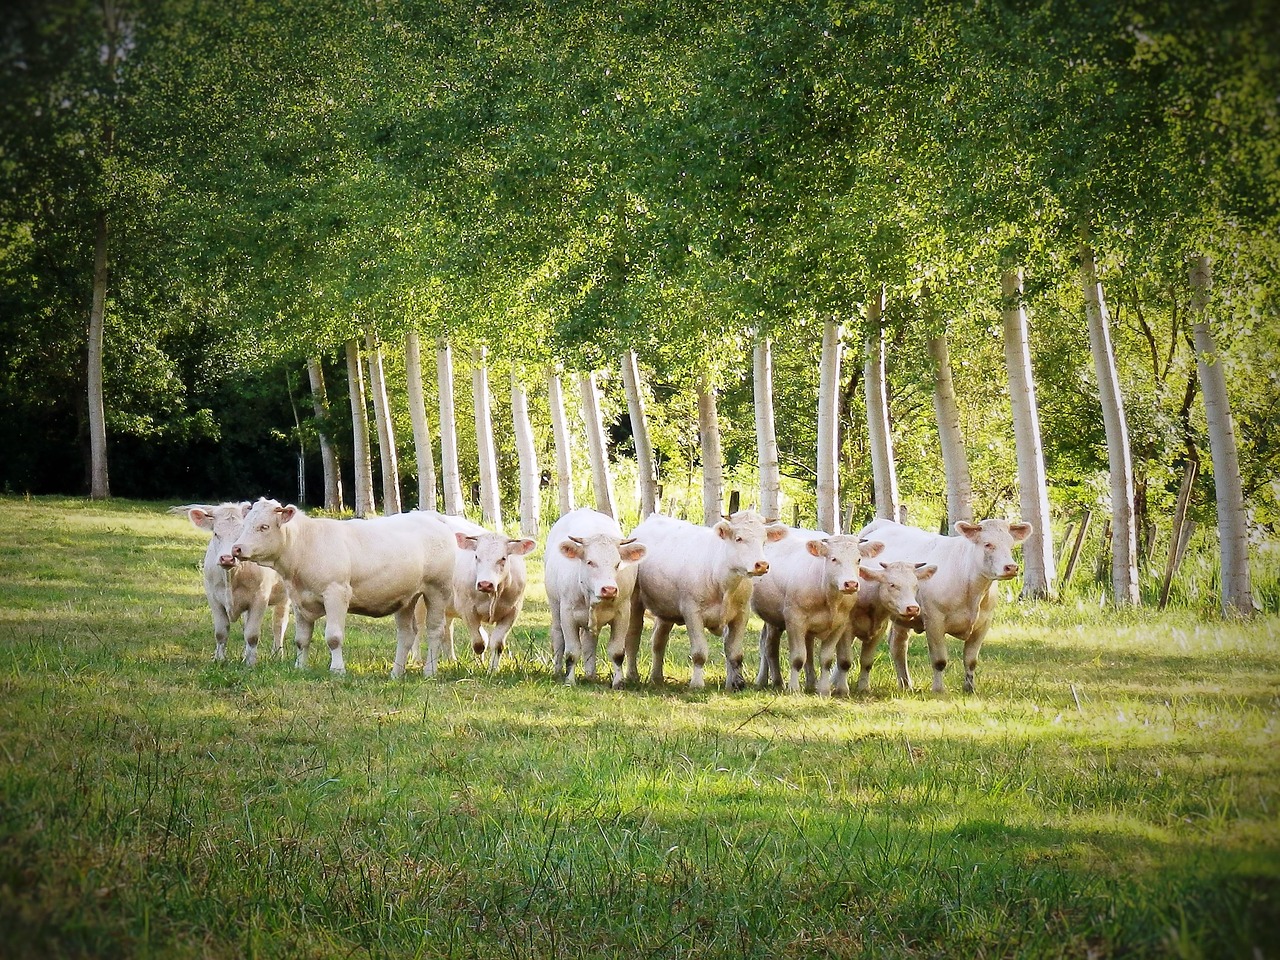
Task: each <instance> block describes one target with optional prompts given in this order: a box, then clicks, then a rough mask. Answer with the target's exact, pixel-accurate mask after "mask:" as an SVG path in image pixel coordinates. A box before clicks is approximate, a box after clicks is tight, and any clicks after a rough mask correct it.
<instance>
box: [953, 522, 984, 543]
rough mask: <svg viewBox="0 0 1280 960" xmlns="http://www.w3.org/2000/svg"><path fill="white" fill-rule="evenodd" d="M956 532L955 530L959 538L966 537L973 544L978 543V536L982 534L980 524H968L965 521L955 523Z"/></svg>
mask: <svg viewBox="0 0 1280 960" xmlns="http://www.w3.org/2000/svg"><path fill="white" fill-rule="evenodd" d="M956 530H957V531H959V533H960V536H962V537H968V538H969V539H970V540H972V541H973V542H974V543H977V542H978V534H980V533H982V524H980V523H968V522H966V521H964V520H957V521H956Z"/></svg>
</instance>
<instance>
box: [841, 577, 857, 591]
mask: <svg viewBox="0 0 1280 960" xmlns="http://www.w3.org/2000/svg"><path fill="white" fill-rule="evenodd" d="M840 592H841V593H857V592H858V581H857V580H846V581H845V582H844V583H842V584H840Z"/></svg>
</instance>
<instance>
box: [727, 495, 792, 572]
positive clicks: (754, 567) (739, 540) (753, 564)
mask: <svg viewBox="0 0 1280 960" xmlns="http://www.w3.org/2000/svg"><path fill="white" fill-rule="evenodd" d="M711 529H712V530H714V531H715V532H716V535H717V536H718V537H719V538H720V539H721V540H722V541H724V548H725V556H726V557H727V559H728V561H729V570H730V572H732V573H736V574H739V575H743V576H748V577H759V576H763V575H764V574H766V573H768V572H769V561H768V560H766V559H765V558H764V545H765V543H766V541H767V542H769V543H777V542H778V541H779V540H781V539H782V538H783V537H785V536H786V535H787V534H788V533H789V532H790V527H787V526H785V525H783V524H781V523H779V522H778V521H777V520H766V519H764V518H763V517H761V516H760V514H758V513H756V512H755V511H754V510H739V511H738V512H737V513H735V514H733V515H732V516H725V517H724V519H722V520H721V521H720V522H719V523H717V524H716V525H715V526H714V527H712V528H711Z"/></svg>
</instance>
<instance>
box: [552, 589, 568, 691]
mask: <svg viewBox="0 0 1280 960" xmlns="http://www.w3.org/2000/svg"><path fill="white" fill-rule="evenodd" d="M563 618H564V614H563V613H562V612H561V610H560V604H559V603H552V604H551V660H552V669H553V670H554V671H555V675H556V676H557V677H558V676H560V675H561V674H563V673H564V638H565V634H564V627H563V626H562V623H563Z"/></svg>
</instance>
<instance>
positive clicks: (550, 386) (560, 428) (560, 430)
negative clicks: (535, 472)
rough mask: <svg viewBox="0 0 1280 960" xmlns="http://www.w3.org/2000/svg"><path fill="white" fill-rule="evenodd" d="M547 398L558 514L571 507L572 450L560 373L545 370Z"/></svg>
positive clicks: (565, 511)
mask: <svg viewBox="0 0 1280 960" xmlns="http://www.w3.org/2000/svg"><path fill="white" fill-rule="evenodd" d="M547 398H548V401H549V404H550V407H551V434H552V437H553V439H554V441H555V448H556V494H557V500H558V502H559V503H558V505H559V508H560V516H562V517H563V516H564V515H565V514H566V513H568V512H569V511H570V510H572V509H573V451H572V449H571V448H570V446H569V425H568V421H567V420H566V419H565V415H564V389H563V388H562V387H561V385H560V374H559V372H557V371H556V369H555V368H554V367H552V368H551V369H550V370H549V371H548V372H547Z"/></svg>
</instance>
